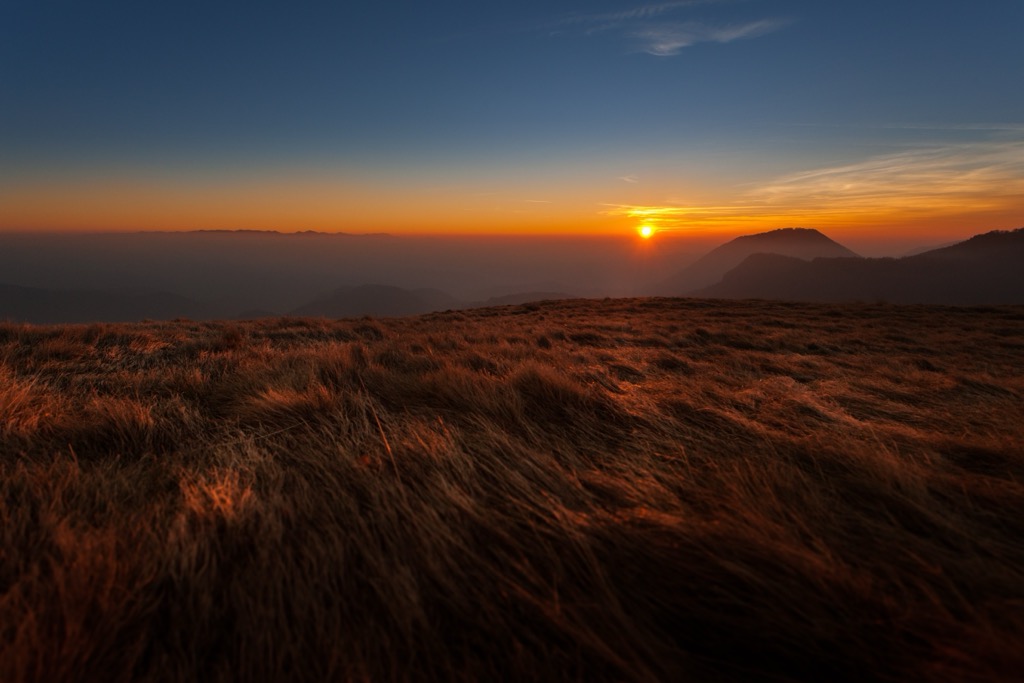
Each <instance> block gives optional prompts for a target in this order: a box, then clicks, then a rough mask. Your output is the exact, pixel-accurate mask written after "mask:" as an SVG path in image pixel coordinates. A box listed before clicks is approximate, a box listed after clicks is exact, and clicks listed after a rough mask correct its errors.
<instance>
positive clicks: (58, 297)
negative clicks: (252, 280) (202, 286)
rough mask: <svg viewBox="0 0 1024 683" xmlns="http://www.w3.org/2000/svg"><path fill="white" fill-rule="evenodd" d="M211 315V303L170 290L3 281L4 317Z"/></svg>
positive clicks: (73, 319) (71, 319)
mask: <svg viewBox="0 0 1024 683" xmlns="http://www.w3.org/2000/svg"><path fill="white" fill-rule="evenodd" d="M209 317H211V315H210V309H209V307H208V306H206V305H204V304H202V303H199V302H197V301H194V300H192V299H189V298H187V297H184V296H180V295H178V294H171V293H168V292H161V291H151V290H128V291H124V290H115V291H103V290H59V289H40V288H35V287H19V286H16V285H6V284H0V320H10V321H16V322H27V323H86V322H134V321H138V320H144V319H147V318H148V319H153V320H170V319H173V318H192V319H202V318H209Z"/></svg>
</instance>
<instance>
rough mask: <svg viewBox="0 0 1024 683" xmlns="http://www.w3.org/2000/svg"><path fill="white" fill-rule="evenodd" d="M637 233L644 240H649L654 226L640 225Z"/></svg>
mask: <svg viewBox="0 0 1024 683" xmlns="http://www.w3.org/2000/svg"><path fill="white" fill-rule="evenodd" d="M639 233H640V236H641V237H643V238H644V239H645V240H649V239H651V237H652V236H653V235H654V228H652V227H651V226H649V225H641V226H640V230H639Z"/></svg>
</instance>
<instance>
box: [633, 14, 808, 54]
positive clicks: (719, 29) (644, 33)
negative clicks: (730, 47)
mask: <svg viewBox="0 0 1024 683" xmlns="http://www.w3.org/2000/svg"><path fill="white" fill-rule="evenodd" d="M788 23H789V22H788V21H784V20H781V19H761V20H759V21H751V22H747V23H745V24H731V25H726V26H711V25H708V24H703V23H700V22H693V21H690V22H684V23H669V24H662V25H657V26H648V27H645V28H641V29H637V30H635V31H633V32H632V34H631V35H632V37H634V38H636V39H638V40H640V42H641V43H642V45H643V48H642V49H643V51H644V52H646V53H647V54H650V55H655V56H656V57H671V56H674V55H677V54H679V53H680V52H681V51H682V50H683V49H684V48H687V47H691V46H693V45H697V44H698V43H731V42H733V41H736V40H744V39H748V38H757V37H758V36H763V35H766V34H768V33H773V32H775V31H778V30H779V29H781V28H783V27H784V26H786V25H787V24H788Z"/></svg>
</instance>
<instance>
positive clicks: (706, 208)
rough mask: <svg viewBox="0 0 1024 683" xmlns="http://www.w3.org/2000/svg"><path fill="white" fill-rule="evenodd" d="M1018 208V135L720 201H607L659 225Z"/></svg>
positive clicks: (804, 175)
mask: <svg viewBox="0 0 1024 683" xmlns="http://www.w3.org/2000/svg"><path fill="white" fill-rule="evenodd" d="M1009 209H1016V210H1024V140H1013V141H1003V142H998V143H995V142H988V143H973V144H964V145H945V146H935V147H928V148H921V149H917V150H912V151H907V152H902V153H899V154H888V155H882V156H877V157H873V158H870V159H867V160H864V161H861V162H857V163H853V164H843V165H837V166H831V167H824V168H818V169H813V170H809V171H805V172H801V173H794V174H791V175H787V176H783V177H780V178H776V179H774V180H772V181H770V182H766V183H763V184H760V185H758V186H756V187H755V188H753V189H751V190H748V191H747V192H744V193H743V194H741V195H739V196H737V198H736V199H735V201H733V202H728V203H724V204H720V205H688V204H687V203H685V202H683V201H669V202H666V203H664V204H662V205H654V206H635V205H622V204H618V205H607V208H606V210H605V213H608V214H613V215H620V216H629V217H631V218H635V219H637V220H642V221H644V222H646V223H648V224H651V225H654V226H655V227H657V228H658V229H663V230H684V229H701V228H709V227H715V226H724V225H735V224H736V223H738V222H743V221H759V220H772V221H775V222H776V223H778V224H779V225H783V224H793V223H794V222H805V221H810V222H813V223H814V225H817V226H827V225H833V224H837V223H846V224H851V223H857V222H877V221H878V220H887V219H922V218H932V217H941V216H944V215H947V216H948V215H958V214H959V215H962V214H968V213H975V212H979V213H980V212H988V211H1005V210H1009Z"/></svg>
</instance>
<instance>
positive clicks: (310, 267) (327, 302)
mask: <svg viewBox="0 0 1024 683" xmlns="http://www.w3.org/2000/svg"><path fill="white" fill-rule="evenodd" d="M529 246H532V249H528V248H527V247H529ZM635 246H636V245H635V244H630V243H628V242H601V243H599V244H597V245H596V246H593V245H590V246H587V247H586V248H582V247H581V246H580V245H579V244H575V243H568V242H565V243H561V242H551V243H548V242H545V241H534V242H526V243H519V242H514V241H496V242H488V241H486V240H478V241H476V242H471V243H469V242H465V241H463V242H459V241H453V242H451V243H450V244H449V243H445V242H443V241H440V240H434V241H430V240H422V239H419V240H417V239H412V238H408V239H406V238H402V239H399V238H391V237H388V236H379V235H376V236H365V237H358V238H357V237H354V236H351V235H320V234H316V235H282V234H276V233H272V234H266V235H264V234H252V233H247V232H238V233H216V234H205V233H188V234H182V235H168V234H159V233H158V234H152V235H143V234H138V235H123V236H122V235H93V236H76V237H68V238H66V239H65V238H61V240H58V239H57V238H56V237H55V236H40V237H25V236H10V235H7V236H0V278H3V280H2V281H0V321H2V320H8V321H12V322H29V323H79V322H131V321H140V320H145V319H152V320H172V319H175V318H189V319H193V320H209V319H231V318H235V319H237V318H242V319H252V318H262V317H272V316H279V315H294V316H324V317H329V318H342V317H359V316H364V315H370V316H388V317H395V316H406V315H418V314H423V313H429V312H433V311H443V310H451V309H470V308H476V307H479V306H495V305H508V304H520V303H525V302H530V301H541V300H550V299H564V298H573V297H592V298H603V297H605V296H626V295H633V294H637V293H643V294H656V295H663V296H698V297H707V298H762V299H786V300H794V301H832V302H844V301H858V300H861V301H863V300H869V301H874V300H884V301H891V302H896V303H933V304H1006V303H1024V268H1022V267H1021V265H1022V264H1024V229H1021V230H1016V231H1012V232H991V233H986V234H983V235H978V236H975V237H973V238H971V239H969V240H966V241H964V242H960V243H958V244H954V245H950V246H947V247H943V248H940V249H933V250H931V251H926V252H923V253H918V254H915V255H913V256H906V257H904V258H898V259H896V258H885V259H879V258H870V259H868V258H860V257H858V256H857V255H856V254H854V253H853V252H852V251H850V250H849V249H847V248H846V247H844V246H842V245H841V244H838V243H836V242H835V241H833V240H832V239H830V238H828V237H827V236H825V235H823V234H822V233H820V232H818V231H817V230H810V229H803V228H786V229H782V230H773V231H771V232H766V233H762V234H757V235H747V236H743V237H738V238H736V239H734V240H732V241H730V242H728V243H726V244H723V245H721V246H719V247H717V248H715V249H713V250H712V251H710V252H709V253H707V254H705V255H704V256H702V257H700V258H698V259H697V260H696V261H694V262H693V263H692V264H691V265H689V266H687V267H685V268H683V269H682V270H679V269H678V267H679V265H680V264H682V263H686V262H688V261H689V260H690V259H691V258H693V256H692V255H687V253H686V252H684V251H681V250H680V245H679V244H678V243H668V244H667V245H666V243H659V244H658V245H657V247H656V248H654V249H649V250H647V251H646V252H645V253H644V255H643V257H642V258H639V257H638V256H637V253H636V252H631V251H630V250H631V249H634V248H635ZM549 247H550V248H552V249H555V247H557V249H555V251H550V250H548V248H549ZM591 248H593V249H594V250H595V251H594V252H593V253H587V249H591ZM662 252H667V253H662ZM652 254H655V255H657V259H658V260H657V263H658V264H661V265H658V266H657V267H655V266H654V262H650V261H648V260H647V259H649V258H653V257H652V256H651V255H652ZM79 256H80V258H79ZM100 256H102V259H106V260H98V261H96V262H93V261H92V259H93V257H97V258H99V257H100ZM616 261H619V262H623V264H624V265H623V264H619V265H615V263H616ZM666 264H670V265H668V266H666ZM29 266H31V267H29ZM616 268H618V270H616ZM672 272H675V275H672V276H671V277H666V274H668V273H672ZM651 281H660V282H661V284H660V285H658V286H654V287H651V286H650V285H649V284H647V285H645V284H643V282H646V283H649V282H651ZM470 282H472V283H474V284H473V286H468V284H467V283H470ZM343 283H348V284H345V286H339V285H341V284H343Z"/></svg>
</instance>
